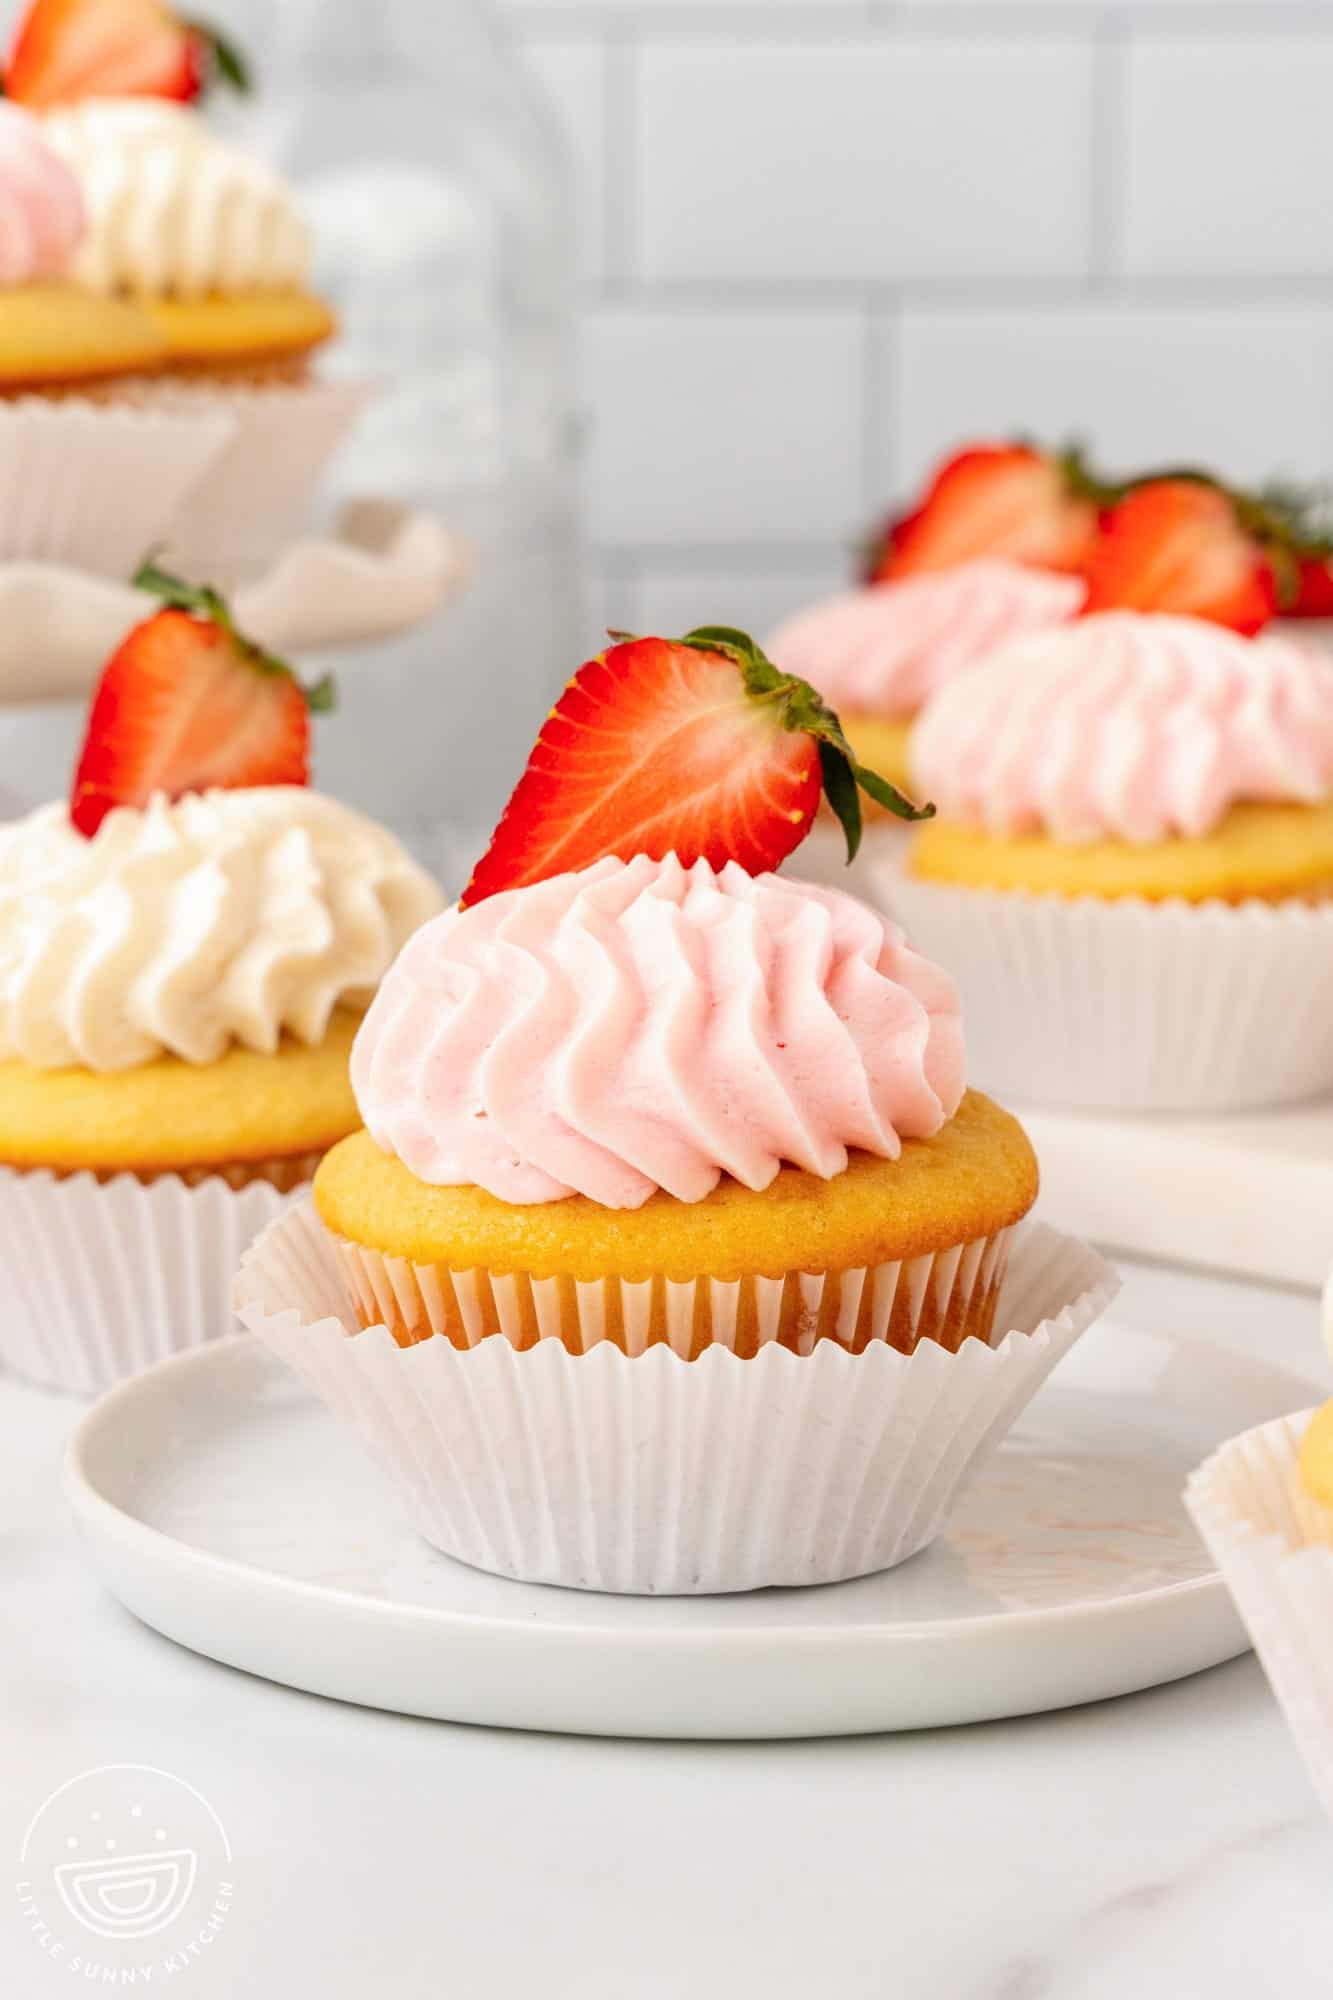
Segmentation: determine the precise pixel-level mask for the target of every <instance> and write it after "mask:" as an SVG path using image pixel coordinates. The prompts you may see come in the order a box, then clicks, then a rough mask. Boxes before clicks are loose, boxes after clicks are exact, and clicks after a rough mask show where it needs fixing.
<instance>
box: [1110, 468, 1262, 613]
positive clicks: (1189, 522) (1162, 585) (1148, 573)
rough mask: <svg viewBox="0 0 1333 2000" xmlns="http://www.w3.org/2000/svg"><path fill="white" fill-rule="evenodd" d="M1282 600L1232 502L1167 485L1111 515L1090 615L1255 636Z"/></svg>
mask: <svg viewBox="0 0 1333 2000" xmlns="http://www.w3.org/2000/svg"><path fill="white" fill-rule="evenodd" d="M1276 601H1277V593H1276V584H1275V579H1274V575H1273V569H1272V565H1271V563H1270V562H1269V560H1268V558H1267V557H1266V556H1265V554H1264V552H1263V550H1262V549H1261V548H1260V547H1259V546H1258V545H1257V543H1255V542H1253V541H1252V540H1251V539H1250V537H1249V536H1248V535H1247V534H1246V533H1245V531H1244V529H1243V528H1242V527H1241V526H1240V524H1239V522H1238V520H1237V517H1236V509H1235V505H1234V503H1233V502H1232V500H1231V499H1229V498H1228V496H1227V495H1226V494H1225V493H1224V492H1221V491H1219V490H1218V489H1217V488H1216V487H1213V486H1209V485H1206V484H1204V483H1203V482H1202V481H1194V480H1185V479H1162V480H1157V481H1152V482H1150V483H1149V484H1147V485H1144V486H1139V487H1136V488H1135V489H1134V490H1133V491H1132V492H1131V493H1129V494H1128V495H1127V496H1126V498H1125V499H1123V500H1122V501H1121V502H1120V503H1119V505H1118V506H1116V507H1115V508H1114V509H1113V510H1112V511H1111V513H1110V514H1109V515H1108V517H1107V519H1106V521H1105V523H1104V526H1103V532H1102V536H1101V540H1100V541H1099V543H1098V545H1097V549H1096V551H1095V553H1094V556H1093V559H1092V562H1091V563H1090V565H1089V570H1088V598H1087V604H1086V607H1085V608H1086V609H1087V610H1088V611H1106V610H1111V609H1117V608H1121V609H1128V610H1136V611H1168V612H1175V613H1178V614H1181V615H1183V616H1190V617H1195V618H1206V619H1210V620H1212V621H1213V622H1214V623H1216V624H1221V625H1228V626H1230V627H1231V628H1232V629H1233V630H1235V631H1237V632H1244V633H1253V632H1257V631H1259V630H1261V628H1262V627H1263V626H1264V625H1266V624H1267V623H1268V621H1269V619H1270V618H1271V617H1272V616H1273V613H1274V610H1275V608H1276Z"/></svg>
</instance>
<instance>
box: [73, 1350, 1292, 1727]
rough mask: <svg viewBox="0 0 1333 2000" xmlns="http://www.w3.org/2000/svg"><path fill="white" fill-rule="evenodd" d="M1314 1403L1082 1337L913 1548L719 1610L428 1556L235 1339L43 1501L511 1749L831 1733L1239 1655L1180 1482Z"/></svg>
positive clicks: (276, 1376) (205, 1626)
mask: <svg viewBox="0 0 1333 2000" xmlns="http://www.w3.org/2000/svg"><path fill="white" fill-rule="evenodd" d="M1309 1400H1310V1391H1309V1387H1308V1385H1307V1384H1303V1383H1301V1382H1299V1381H1298V1380H1296V1379H1295V1378H1294V1377H1291V1376H1287V1375H1284V1374H1282V1373H1280V1372H1279V1371H1278V1370H1276V1369H1273V1368H1269V1367H1267V1366H1266V1365H1264V1364H1263V1363H1261V1362H1258V1361H1250V1360H1244V1361H1242V1360H1237V1359H1234V1358H1233V1357H1231V1356H1229V1355H1226V1354H1224V1353H1221V1352H1219V1351H1218V1350H1217V1349H1215V1348H1212V1347H1205V1346H1203V1345H1196V1344H1195V1343H1193V1342H1189V1341H1180V1340H1175V1339H1172V1338H1168V1337H1167V1336H1165V1335H1157V1334H1144V1333H1137V1332H1131V1331H1128V1330H1126V1329H1124V1328H1120V1327H1116V1326H1115V1325H1106V1324H1104V1323H1103V1324H1102V1325H1100V1326H1098V1327H1095V1328H1094V1329H1093V1330H1092V1332H1090V1333H1089V1334H1088V1335H1086V1336H1085V1338H1084V1340H1083V1341H1082V1342H1081V1343H1080V1345H1079V1346H1078V1347H1076V1348H1075V1349H1074V1351H1073V1353H1072V1354H1071V1355H1070V1356H1069V1358H1068V1359H1067V1360H1066V1361H1065V1362H1064V1363H1063V1364H1062V1366H1061V1367H1060V1369H1059V1371H1058V1372H1057V1374H1056V1376H1055V1377H1054V1378H1053V1379H1052V1381H1051V1382H1050V1384H1049V1385H1048V1386H1047V1387H1046V1388H1045V1389H1044V1390H1043V1391H1042V1393H1041V1395H1040V1396H1039V1397H1038V1398H1037V1400H1036V1402H1035V1403H1034V1404H1033V1406H1032V1408H1031V1409H1030V1410H1029V1412H1028V1413H1027V1415H1026V1417H1025V1418H1024V1420H1023V1422H1022V1423H1021V1424H1020V1425H1019V1426H1018V1427H1017V1429H1016V1430H1015V1431H1013V1432H1012V1433H1011V1435H1010V1437H1009V1438H1008V1439H1007V1441H1006V1442H1005V1443H1004V1444H1003V1445H1002V1446H1001V1447H1000V1449H999V1451H998V1452H997V1454H996V1455H995V1457H994V1458H993V1459H992V1460H991V1461H990V1465H989V1468H988V1470H987V1471H986V1472H985V1473H983V1475H982V1477H981V1479H980V1480H979V1482H978V1484H977V1485H976V1486H975V1487H974V1488H973V1489H972V1490H971V1492H970V1493H969V1494H968V1496H967V1497H966V1498H965V1500H964V1502H963V1504H962V1507H961V1508H960V1510H959V1512H958V1514H957V1515H956V1517H955V1519H954V1522H953V1525H952V1528H951V1529H950V1531H949V1533H948V1534H947V1535H946V1536H945V1537H944V1539H943V1540H942V1541H940V1542H938V1543H937V1544H936V1545H935V1546H934V1547H933V1548H931V1549H929V1550H927V1551H926V1552H925V1553H924V1554H923V1555H920V1556H917V1557H915V1558H914V1559H913V1560H912V1561H911V1562H909V1563H906V1564H904V1565H903V1567H902V1568H901V1569H898V1570H894V1571H890V1572H889V1573H888V1574H886V1575H883V1576H878V1577H869V1578H864V1579H862V1580H860V1581H858V1582H855V1583H844V1584H834V1585H829V1586H826V1587H825V1588H822V1589H816V1590H788V1591H763V1592H758V1593H755V1594H753V1595H750V1596H744V1597H732V1598H694V1599H682V1598H655V1599H651V1598H650V1599H645V1598H616V1597H603V1596H594V1595H587V1594H584V1593H582V1592H578V1591H562V1590H555V1589H550V1588H545V1587H543V1586H540V1585H529V1584H516V1583H509V1582H506V1581H504V1580H502V1579H499V1578H495V1577H489V1576H484V1575H481V1574H480V1573H479V1572H477V1571H474V1570H469V1569H466V1568H464V1567H462V1566H461V1565H459V1564H457V1563H453V1562H450V1561H449V1560H448V1558H447V1557H445V1556H441V1555H437V1554H435V1553H434V1552H433V1551H432V1550H431V1549H429V1548H428V1547H427V1546H426V1544H425V1543H424V1542H421V1541H419V1540H418V1539H417V1538H416V1536H415V1535H414V1533H413V1531H412V1530H411V1528H410V1527H409V1526H408V1525H407V1523H406V1521H405V1520H404V1518H403V1517H402V1515H401V1514H400V1513H399V1511H398V1509H397V1506H396V1504H395V1501H394V1498H393V1496H392V1495H391V1493H390V1492H389V1491H388V1489H387V1488H386V1487H385V1486H384V1484H383V1483H382V1481H381V1480H380V1478H379V1476H378V1474H377V1473H376V1472H375V1471H374V1469H373V1468H372V1466H371V1465H370V1464H369V1463H368V1462H367V1461H366V1460H364V1459H363V1458H362V1457H361V1454H360V1452H359V1450H358V1449H357V1446H356V1445H355V1443H354V1442H353V1440H352V1439H351V1438H350V1437H349V1436H345V1435H344V1434H343V1432H342V1431H340V1430H339V1429H338V1428H336V1426H335V1425H334V1423H333V1421H332V1419H331V1418H330V1417H329V1416H328V1415H327V1414H326V1412H325V1411H324V1410H323V1409H322V1408H321V1407H320V1406H318V1405H316V1404H315V1403H314V1402H312V1401H311V1400H309V1398H308V1397H307V1396H306V1394H305V1392H304V1391H303V1390H302V1389H300V1388H299V1387H298V1385H297V1384H296V1383H295V1382H294V1381H293V1380H292V1379H291V1378H289V1377H288V1375H287V1374H286V1373H285V1372H284V1371H283V1370H281V1369H280V1368H279V1367H278V1365H277V1363H276V1362H274V1361H272V1360H271V1359H269V1358H268V1356H267V1355H266V1354H265V1353H264V1352H263V1351H262V1350H261V1349H259V1348H257V1347H256V1346H254V1345H253V1344H251V1343H250V1341H249V1340H248V1339H246V1338H244V1337H234V1338H231V1339H227V1340H223V1341H219V1342H217V1343H215V1344H214V1345H213V1346H211V1347H206V1348H204V1349H201V1350H199V1351H198V1352H196V1353H193V1354H188V1355H183V1356H181V1357H179V1358H177V1359H175V1360H172V1361H169V1362H166V1363H164V1364H163V1365H162V1366H160V1367H158V1368H155V1369H153V1370H151V1371H150V1372H149V1373H148V1374H146V1375H143V1376H140V1377H139V1378H138V1380H137V1381H134V1382H130V1383H127V1384H126V1385H125V1386H124V1387H122V1388H120V1389H117V1390H115V1391H113V1392H112V1393H111V1394H110V1395H109V1396H107V1397H106V1398H105V1399H104V1400H103V1401H102V1402H101V1403H99V1404H98V1405H97V1406H96V1407H95V1408H94V1409H93V1410H92V1411H90V1412H89V1414H88V1415H87V1416H86V1417H85V1418H84V1420H83V1422H82V1423H81V1424H80V1426H79V1428H78V1430H77V1431H76V1432H75V1434H74V1437H73V1440H72V1442H71V1445H70V1451H69V1458H68V1463H67V1468H66V1481H67V1488H68V1491H69V1494H70V1497H71V1499H72V1501H73V1504H74V1508H75V1512H76V1514H77V1516H78V1519H79V1521H80V1523H81V1526H82V1528H83V1531H84V1533H85V1535H86V1537H87V1540H88V1543H89V1545H90V1548H91V1551H92V1554H93V1557H94V1560H95V1561H96V1562H97V1563H98V1565H99V1566H100V1568H101V1570H102V1572H103V1574H104V1575H105V1577H106V1580H107V1582H108V1583H109V1584H110V1586H111V1588H112V1590H114V1591H115V1593H116V1594H117V1596H118V1597H120V1598H121V1600H122V1601H123V1602H124V1603H125V1604H126V1605H128V1606H129V1608H130V1610H132V1611H134V1612H135V1613H136V1614H137V1615H138V1616H139V1617H140V1618H142V1619H144V1620H146V1622H147V1623H148V1624H150V1625H153V1626H155V1627H156V1628H157V1629H158V1630H159V1631H160V1632H164V1633H166V1634H167V1635H168V1637H170V1638H172V1639H176V1640H178V1641H180V1643H181V1644H183V1645H186V1646H190V1647H193V1648H194V1650H195V1651H197V1652H201V1653H206V1654H208V1655H210V1656H211V1657H212V1658H214V1659H217V1660H221V1661H224V1662H226V1663H227V1664H229V1665H231V1666H237V1667H244V1668H246V1669H247V1670H248V1671H250V1672H251V1673H256V1674H262V1675H264V1676H265V1677H266V1678H268V1679H270V1680H276V1681H282V1682H286V1683H288V1684H289V1685H291V1686H293V1687H299V1688H306V1689H309V1690H310V1691H311V1692H313V1693H316V1694H323V1695H335V1696H337V1697H339V1698H340V1699H342V1700H344V1701H355V1702H362V1703H365V1704H367V1705H369V1706H371V1707H376V1708H387V1709H397V1710H401V1711H404V1712H406V1713H408V1714H413V1715H427V1716H437V1717H442V1718H445V1719H449V1720H454V1721H461V1722H483V1723H498V1724H505V1725H508V1726H512V1727H518V1728H530V1729H560V1730H574V1731H582V1732H594V1733H604V1734H608V1735H623V1736H714V1737H757V1736H805V1735H844V1734H852V1733H855V1732H857V1731H861V1730H878V1729H914V1728H923V1727H927V1726H930V1725H933V1724H937V1723H950V1722H973V1721H980V1720H983V1719H986V1718H990V1717H995V1716H1004V1715H1021V1714H1029V1713H1032V1712H1035V1711H1038V1710H1041V1709H1048V1708H1060V1707H1066V1706H1068V1705H1069V1704H1071V1703H1074V1702H1082V1701H1092V1700H1097V1699H1100V1698H1101V1697H1103V1696H1106V1695H1115V1694H1124V1693H1129V1692H1131V1691H1133V1690H1135V1689H1137V1688H1144V1687H1152V1686H1155V1685H1156V1684H1157V1683H1158V1682H1160V1681H1167V1680H1174V1679H1176V1678H1178V1677H1179V1676H1180V1675H1182V1674H1189V1673H1193V1672H1195V1671H1196V1670H1197V1669H1199V1668H1201V1667H1209V1666H1213V1665H1215V1664H1216V1663H1217V1662H1218V1661H1220V1660H1226V1659H1230V1658H1231V1657H1232V1656H1233V1655H1234V1654H1237V1653H1240V1652H1243V1651H1244V1650H1245V1648H1246V1645H1247V1640H1246V1638H1245V1634H1244V1632H1243V1630H1242V1628H1241V1625H1240V1622H1239V1620H1238V1618H1237V1616H1236V1614H1235V1612H1234V1610H1233V1609H1232V1606H1231V1602H1230V1599H1229V1598H1228V1596H1227V1593H1226V1590H1225V1587H1224V1586H1223V1584H1222V1582H1221V1580H1220V1578H1219V1577H1218V1576H1217V1574H1216V1573H1215V1571H1214V1570H1213V1568H1212V1565H1211V1563H1210V1562H1209V1560H1208V1557H1207V1555H1206V1554H1205V1552H1204V1549H1203V1546H1202V1544H1201V1543H1200V1541H1199V1539H1198V1537H1197V1536H1196V1534H1195V1532H1194V1529H1193V1527H1192V1526H1191V1525H1190V1522H1189V1520H1188V1518H1187V1517H1186V1514H1185V1511H1184V1508H1183V1507H1182V1505H1181V1502H1180V1493H1181V1489H1182V1487H1183V1486H1184V1483H1185V1479H1186V1477H1187V1475H1188V1473H1189V1472H1190V1471H1191V1470H1192V1469H1193V1467H1194V1466H1195V1465H1197V1464H1198V1463H1199V1461H1200V1460H1201V1459H1202V1458H1204V1457H1205V1456H1206V1455H1207V1453H1208V1452H1209V1451H1211V1450H1212V1449H1213V1447H1214V1446H1215V1445H1216V1444H1217V1443H1218V1442H1219V1441H1220V1440H1221V1439H1222V1438H1225V1437H1228V1436H1231V1435H1232V1434H1233V1433H1235V1432H1236V1431H1240V1430H1244V1429H1246V1428H1247V1427H1249V1426H1250V1425H1252V1424H1255V1423H1260V1422H1263V1421H1265V1420H1266V1419H1268V1418H1270V1417H1273V1416H1277V1415H1282V1414H1285V1413H1287V1412H1288V1411H1291V1410H1294V1409H1298V1408H1301V1407H1303V1406H1304V1405H1306V1404H1308V1402H1309Z"/></svg>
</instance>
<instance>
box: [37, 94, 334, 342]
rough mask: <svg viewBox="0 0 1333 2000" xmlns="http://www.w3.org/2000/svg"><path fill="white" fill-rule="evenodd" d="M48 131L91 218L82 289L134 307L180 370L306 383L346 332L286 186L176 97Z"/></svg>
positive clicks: (78, 264)
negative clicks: (316, 280)
mask: <svg viewBox="0 0 1333 2000" xmlns="http://www.w3.org/2000/svg"><path fill="white" fill-rule="evenodd" d="M42 129H43V136H44V137H45V139H46V142H47V144H48V145H49V146H50V148H51V149H52V151H53V152H55V153H56V154H57V155H58V156H59V157H60V159H61V160H62V161H63V162H64V163H65V165H66V166H67V167H68V168H69V170H70V172H71V173H72V174H73V176H74V178H75V180H76V181H77V183H78V185H79V188H80V190H81V192H82V196H83V202H84V206H85V208H86V211H87V219H88V226H87V230H86V233H85V234H84V236H83V238H82V239H81V241H80V243H79V245H78V247H77V249H76V251H75V254H74V259H73V265H72V275H73V277H74V280H75V282H76V283H77V284H79V285H81V286H82V287H83V288H84V290H85V291H87V292H89V293H90V294H92V296H93V297H94V298H98V299H129V300H133V301H134V302H135V303H136V304H137V306H138V307H139V308H140V309H141V310H142V312H143V313H145V314H146V315H147V317H148V318H149V319H150V321H151V322H152V324H153V325H154V326H155V327H156V328H157V330H158V332H159V333H160V335H161V337H162V339H163V341H164V342H165V346H166V355H167V360H168V362H169V364H170V365H171V366H172V367H173V368H175V369H177V370H180V371H183V372H186V373H189V374H201V375H204V376H205V377H211V376H215V375H221V376H222V377H223V378H224V379H225V378H226V377H228V376H230V375H231V374H232V373H233V372H235V371H240V374H241V377H242V379H243V380H247V381H253V380H256V379H260V380H262V379H266V378H267V377H268V376H270V375H272V376H275V377H276V378H278V379H280V380H288V379H294V380H298V381H299V380H302V379H304V375H305V372H306V367H307V364H308V360H309V356H310V354H311V353H312V352H313V350H314V349H315V348H316V347H318V346H320V345H321V344H322V343H323V342H324V341H325V340H327V339H328V338H329V337H330V335H331V334H332V333H333V331H334V320H333V315H332V313H331V312H330V311H329V308H328V307H327V306H326V305H324V303H323V302H322V301H321V300H320V299H318V298H316V297H315V296H314V294H313V293H312V292H311V291H310V290H309V287H308V283H307V279H308V273H309V266H310V253H311V245H310V237H309V232H308V230H307V229H306V226H305V224H304V222H303V221H302V219H301V216H300V214H299V212H298V210H297V207H296V204H295V201H294V199H293V196H292V194H291V192H290V190H289V189H288V188H287V187H286V186H285V184H284V183H283V182H282V180H281V179H280V178H279V177H278V175H277V174H275V173H274V172H273V171H272V170H271V169H270V168H269V167H267V166H266V165H265V164H264V163H263V162H262V161H260V160H257V159H255V158H253V157H252V156H251V155H250V154H249V153H247V152H245V151H244V150H243V149H242V148H240V147H239V146H235V145H233V144H231V143H230V142H229V141H227V140H226V139H223V138H221V137H219V135H218V134H217V133H216V132H214V131H212V130H211V129H210V128H209V126H208V125H207V124H205V122H204V121H203V119H202V118H201V117H200V116H199V114H198V113H197V112H196V111H195V110H193V109H192V108H191V107H190V106H189V105H185V104H172V103H168V102H167V101H166V100H165V99H159V98H153V97H110V96H108V97H89V98H87V99H85V100H83V101H82V102H79V103H76V104H70V105H62V106H58V107H57V108H56V109H54V110H52V111H50V112H48V113H47V114H46V116H45V117H44V119H43V121H42Z"/></svg>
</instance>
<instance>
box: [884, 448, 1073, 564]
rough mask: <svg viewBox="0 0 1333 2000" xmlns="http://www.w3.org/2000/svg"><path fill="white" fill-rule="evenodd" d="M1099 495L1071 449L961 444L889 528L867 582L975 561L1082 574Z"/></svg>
mask: <svg viewBox="0 0 1333 2000" xmlns="http://www.w3.org/2000/svg"><path fill="white" fill-rule="evenodd" d="M1101 497H1102V496H1101V491H1100V489H1099V488H1098V486H1097V484H1096V482H1095V481H1094V480H1093V479H1092V477H1091V476H1090V474H1089V473H1088V471H1087V468H1086V466H1085V465H1084V463H1083V460H1082V458H1081V456H1080V454H1079V453H1078V452H1077V451H1076V450H1073V449H1070V450H1068V451H1063V452H1059V453H1053V452H1044V451H1038V450H1037V449H1036V448H1035V447H1034V446H1032V445H1025V444H973V445H967V446H965V447H964V449H963V450H961V451H958V452H955V453H954V454H953V456H952V457H951V458H948V459H946V460H945V462H944V464H943V465H941V466H940V467H939V468H938V470H937V471H936V472H935V474H934V476H933V477H932V479H931V481H930V484H929V486H928V487H927V489H926V492H925V494H924V496H923V498H922V499H921V500H920V501H919V502H918V504H917V505H916V506H915V507H913V508H912V509H911V511H910V512H909V513H906V514H903V515H900V516H899V517H898V518H897V519H896V520H894V521H891V522H890V523H889V525H888V527H887V529H886V530H885V532H884V534H883V536H882V538H881V540H880V543H879V545H878V547H877V548H876V549H875V550H873V551H872V554H871V560H870V562H869V565H868V576H869V580H870V581H871V582H880V581H882V580H883V579H885V578H888V577H900V576H911V575H914V574H916V573H918V572H920V571H922V570H933V569H953V568H955V567H957V565H958V564H959V563H966V562H974V561H975V560H976V559H977V558H978V557H979V556H1006V557H1008V559H1009V560H1010V561H1011V562H1020V563H1027V564H1029V565H1030V566H1031V567H1032V568H1034V569H1052V570H1060V571H1068V572H1071V573H1078V572H1081V571H1082V569H1083V566H1084V564H1085V562H1086V561H1087V557H1088V552H1089V550H1090V549H1091V547H1092V543H1093V539H1094V537H1095V534H1096V529H1097V510H1098V505H1099V503H1100V500H1101Z"/></svg>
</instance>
